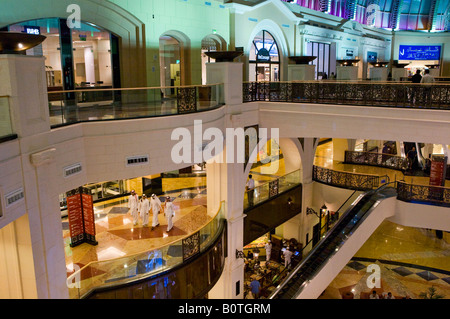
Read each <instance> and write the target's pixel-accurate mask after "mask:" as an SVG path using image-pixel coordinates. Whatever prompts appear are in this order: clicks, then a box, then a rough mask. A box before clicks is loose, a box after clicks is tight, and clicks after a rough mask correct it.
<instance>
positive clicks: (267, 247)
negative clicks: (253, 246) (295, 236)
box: [264, 243, 272, 261]
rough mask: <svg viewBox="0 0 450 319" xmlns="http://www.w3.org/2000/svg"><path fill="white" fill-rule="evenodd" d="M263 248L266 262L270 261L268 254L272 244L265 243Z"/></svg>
mask: <svg viewBox="0 0 450 319" xmlns="http://www.w3.org/2000/svg"><path fill="white" fill-rule="evenodd" d="M264 248H265V249H266V261H269V260H270V254H271V252H272V244H269V243H267V244H266V245H265V246H264Z"/></svg>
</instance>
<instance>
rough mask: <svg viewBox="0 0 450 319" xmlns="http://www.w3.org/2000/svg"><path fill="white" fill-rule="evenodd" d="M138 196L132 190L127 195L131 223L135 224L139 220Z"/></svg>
mask: <svg viewBox="0 0 450 319" xmlns="http://www.w3.org/2000/svg"><path fill="white" fill-rule="evenodd" d="M138 205H139V197H138V195H137V194H136V192H135V191H134V190H132V191H131V195H130V196H129V197H128V208H129V209H130V210H129V212H130V214H131V217H133V225H134V226H136V225H137V223H138V221H139V212H138V208H139V207H138Z"/></svg>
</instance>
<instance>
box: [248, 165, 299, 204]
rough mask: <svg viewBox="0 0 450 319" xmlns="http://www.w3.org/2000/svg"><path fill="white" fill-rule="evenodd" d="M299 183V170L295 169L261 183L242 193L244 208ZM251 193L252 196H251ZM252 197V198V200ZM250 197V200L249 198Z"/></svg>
mask: <svg viewBox="0 0 450 319" xmlns="http://www.w3.org/2000/svg"><path fill="white" fill-rule="evenodd" d="M300 184H301V170H296V171H293V172H291V173H288V174H286V175H283V176H280V177H279V178H277V179H274V180H272V181H269V182H266V183H264V184H261V185H259V186H257V187H255V188H253V189H251V190H249V191H246V192H245V195H244V210H246V209H249V208H251V207H252V206H255V205H258V204H261V203H263V202H266V201H268V200H269V199H271V198H273V197H274V196H277V195H278V194H281V193H284V192H285V191H287V190H290V189H292V188H294V187H295V186H297V185H300ZM252 195H253V196H252ZM252 198H253V200H252ZM249 199H250V200H249Z"/></svg>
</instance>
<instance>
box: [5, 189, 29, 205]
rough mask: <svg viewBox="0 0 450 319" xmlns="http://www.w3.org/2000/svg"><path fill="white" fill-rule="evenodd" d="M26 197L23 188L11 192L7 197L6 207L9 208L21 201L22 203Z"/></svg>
mask: <svg viewBox="0 0 450 319" xmlns="http://www.w3.org/2000/svg"><path fill="white" fill-rule="evenodd" d="M24 197H25V194H24V192H23V188H20V189H18V190H16V191H14V192H11V193H9V194H7V195H6V196H5V200H6V207H9V206H11V205H13V204H15V203H17V202H19V201H21V200H22V199H23V198H24Z"/></svg>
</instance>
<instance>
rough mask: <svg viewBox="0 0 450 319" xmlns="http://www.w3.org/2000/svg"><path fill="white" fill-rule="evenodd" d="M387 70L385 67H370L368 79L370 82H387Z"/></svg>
mask: <svg viewBox="0 0 450 319" xmlns="http://www.w3.org/2000/svg"><path fill="white" fill-rule="evenodd" d="M388 73H389V69H388V68H386V67H376V66H374V67H372V68H370V70H369V74H370V76H369V78H370V79H371V80H372V81H387V78H388Z"/></svg>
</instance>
